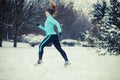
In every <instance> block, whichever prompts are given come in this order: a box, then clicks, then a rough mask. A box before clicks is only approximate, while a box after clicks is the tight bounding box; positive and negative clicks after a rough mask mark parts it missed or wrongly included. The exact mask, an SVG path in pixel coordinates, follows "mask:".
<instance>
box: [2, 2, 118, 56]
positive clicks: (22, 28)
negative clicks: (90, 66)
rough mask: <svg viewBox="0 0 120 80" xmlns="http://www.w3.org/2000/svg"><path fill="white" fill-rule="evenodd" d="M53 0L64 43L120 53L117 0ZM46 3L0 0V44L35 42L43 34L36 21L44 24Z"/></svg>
mask: <svg viewBox="0 0 120 80" xmlns="http://www.w3.org/2000/svg"><path fill="white" fill-rule="evenodd" d="M54 1H55V2H56V4H57V13H56V15H55V18H56V19H57V20H58V21H59V22H60V24H61V27H62V29H63V33H62V37H61V43H62V44H63V45H65V46H66V45H67V46H83V47H93V48H96V49H97V52H98V53H100V52H101V50H103V49H104V50H105V51H104V52H102V54H106V53H110V54H114V55H119V54H120V0H83V1H82V0H54ZM48 4H49V1H48V0H0V47H2V46H3V45H2V42H3V41H9V42H13V43H14V44H13V46H14V47H17V42H22V43H29V44H30V45H31V46H32V47H34V46H35V45H38V44H39V43H40V42H41V40H43V38H44V36H45V34H44V32H42V31H41V30H39V29H38V27H37V26H36V24H37V23H39V24H42V25H44V21H45V14H44V12H45V10H46V9H47V8H48V7H49V6H48Z"/></svg>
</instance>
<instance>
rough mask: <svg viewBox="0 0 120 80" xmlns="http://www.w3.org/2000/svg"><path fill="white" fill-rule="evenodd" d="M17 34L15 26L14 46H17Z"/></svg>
mask: <svg viewBox="0 0 120 80" xmlns="http://www.w3.org/2000/svg"><path fill="white" fill-rule="evenodd" d="M17 34H18V27H17V26H16V27H15V33H14V47H17Z"/></svg>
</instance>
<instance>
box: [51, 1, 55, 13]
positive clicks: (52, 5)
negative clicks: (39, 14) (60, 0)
mask: <svg viewBox="0 0 120 80" xmlns="http://www.w3.org/2000/svg"><path fill="white" fill-rule="evenodd" d="M49 5H50V7H51V9H52V10H53V12H54V13H55V12H56V4H55V3H54V2H50V3H49Z"/></svg>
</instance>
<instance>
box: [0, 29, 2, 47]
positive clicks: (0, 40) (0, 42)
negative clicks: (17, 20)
mask: <svg viewBox="0 0 120 80" xmlns="http://www.w3.org/2000/svg"><path fill="white" fill-rule="evenodd" d="M0 47H2V31H0Z"/></svg>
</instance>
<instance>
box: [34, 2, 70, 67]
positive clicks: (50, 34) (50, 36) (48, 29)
mask: <svg viewBox="0 0 120 80" xmlns="http://www.w3.org/2000/svg"><path fill="white" fill-rule="evenodd" d="M55 12H56V5H55V4H53V3H51V6H50V8H48V9H47V10H46V11H45V15H46V17H47V19H46V21H45V24H44V27H43V26H42V25H37V26H38V27H39V28H40V29H41V30H43V31H45V33H46V38H45V39H44V40H43V41H42V42H41V44H40V45H39V59H38V61H37V64H36V65H39V64H41V63H42V56H43V52H44V51H43V49H44V47H45V46H46V45H48V44H49V43H53V45H54V46H55V48H56V49H57V50H58V51H59V53H60V54H61V55H62V57H63V59H64V61H65V64H64V65H69V64H70V62H69V60H68V58H67V55H66V53H65V51H64V50H63V49H62V48H61V45H60V42H59V38H58V35H59V36H61V33H62V29H61V27H60V24H59V22H58V21H57V20H55V19H54V18H53V15H54V14H55ZM54 25H56V27H57V29H58V34H57V33H56V32H55V30H54Z"/></svg>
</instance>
